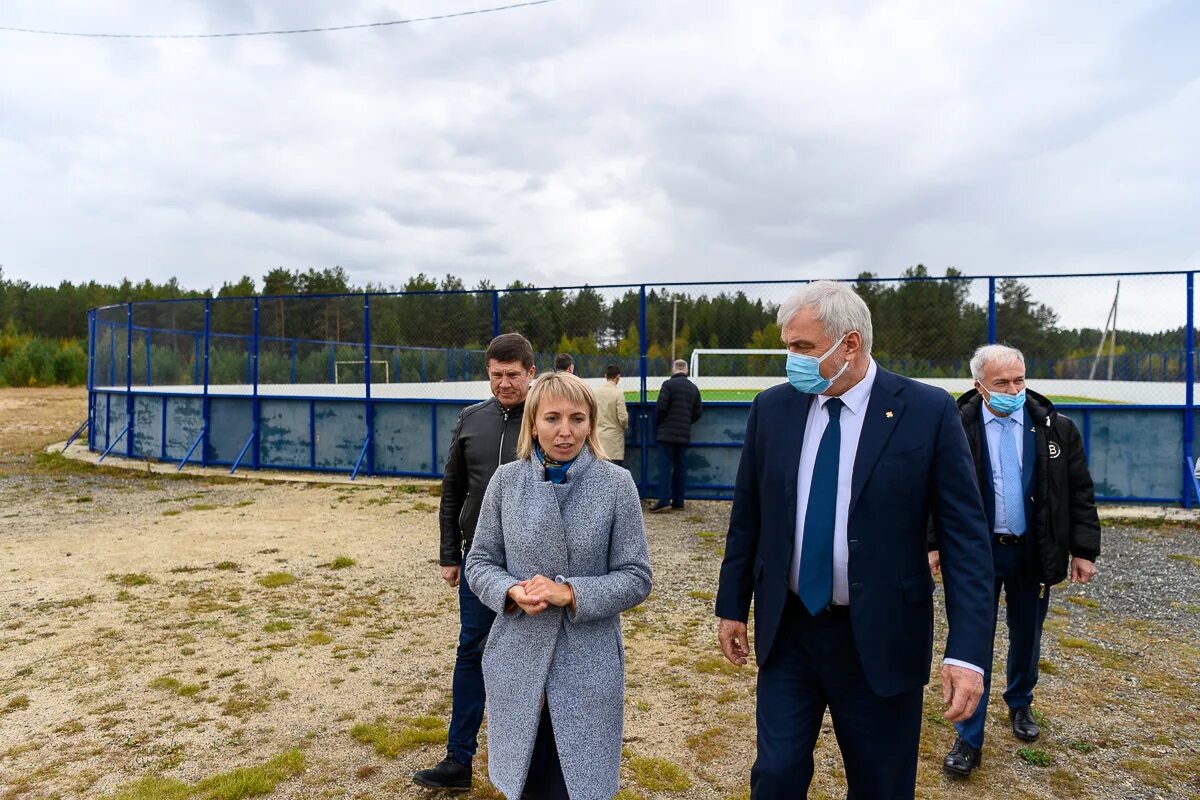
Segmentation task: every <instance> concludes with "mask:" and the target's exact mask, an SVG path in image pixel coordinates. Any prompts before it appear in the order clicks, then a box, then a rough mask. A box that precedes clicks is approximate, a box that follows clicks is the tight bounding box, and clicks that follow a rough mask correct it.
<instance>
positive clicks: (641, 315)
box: [638, 284, 650, 494]
mask: <svg viewBox="0 0 1200 800" xmlns="http://www.w3.org/2000/svg"><path fill="white" fill-rule="evenodd" d="M648 338H649V337H648V336H647V335H646V285H645V284H642V286H641V287H640V290H639V294H638V375H639V377H640V384H639V402H640V404H641V405H640V410H639V412H638V440H639V441H640V443H641V451H642V457H641V462H642V469H641V473H642V474H641V481H640V484H641V488H642V492H643V494H644V493H645V492H647V491H648V487H647V482H648V481H649V480H650V465H649V464H648V463H647V461H648V460H649V458H650V447H649V443H648V442H647V441H646V439H647V437H648V436H649V435H650V426H649V425H648V424H647V423H649V421H650V420H649V413H648V412H647V410H646V403H647V399H646V397H647V395H646V379H647V378H648V377H649V376H648V374H647V369H648V365H647V360H646V347H647V339H648Z"/></svg>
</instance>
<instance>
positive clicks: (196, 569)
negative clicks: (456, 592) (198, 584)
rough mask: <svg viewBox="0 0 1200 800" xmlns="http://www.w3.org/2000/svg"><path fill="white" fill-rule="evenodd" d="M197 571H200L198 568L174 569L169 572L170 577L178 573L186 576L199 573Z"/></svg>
mask: <svg viewBox="0 0 1200 800" xmlns="http://www.w3.org/2000/svg"><path fill="white" fill-rule="evenodd" d="M199 571H200V567H174V568H172V569H171V570H170V572H171V574H172V575H175V574H178V573H185V574H187V573H191V572H199Z"/></svg>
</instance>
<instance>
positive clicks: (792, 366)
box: [787, 334, 850, 394]
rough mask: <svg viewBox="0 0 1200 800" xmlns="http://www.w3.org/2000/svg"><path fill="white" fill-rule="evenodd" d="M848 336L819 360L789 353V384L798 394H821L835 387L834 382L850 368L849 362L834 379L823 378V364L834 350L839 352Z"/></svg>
mask: <svg viewBox="0 0 1200 800" xmlns="http://www.w3.org/2000/svg"><path fill="white" fill-rule="evenodd" d="M845 338H846V334H842V338H841V339H838V340H837V341H836V342H834V343H833V347H830V348H829V349H828V350H826V351H825V355H823V356H821V357H820V358H817V357H816V356H802V355H799V354H797V353H788V356H787V378H788V383H790V384H791V385H792V388H794V389H795V390H796V391H798V392H804V393H805V394H820V393H821V392H823V391H825V390H826V389H828V388H829V387H830V386H832V385H833V382H834V381H836V380H837V379H838V378H840V377H842V373H843V372H845V371H846V368H847V367H849V366H850V362H849V361H847V362H846V363H845V364H842V368H841V369H839V370H838V371H837V372H836V373H835V374H834V376H833V377H832V378H823V377H821V362H822V361H824V360H825V359H827V358H829V356H830V354H832V353H833V351H834V350H837V349H838V347H839V346H840V345H841V343H842V342H843V341H844V340H845Z"/></svg>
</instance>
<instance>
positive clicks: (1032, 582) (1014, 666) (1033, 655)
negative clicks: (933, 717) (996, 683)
mask: <svg viewBox="0 0 1200 800" xmlns="http://www.w3.org/2000/svg"><path fill="white" fill-rule="evenodd" d="M1031 548H1032V543H1031V542H1030V541H1028V540H1026V541H1024V542H1022V543H1021V544H1015V545H1001V544H993V545H992V561H993V563H994V564H995V566H996V584H995V587H994V589H995V605H993V606H992V637H993V639H994V638H995V634H996V617H997V612H998V610H999V608H998V607H999V603H1000V590H1001V588H1003V589H1004V599H1005V603H1006V607H1005V615H1004V616H1005V618H1006V619H1007V622H1008V665H1007V667H1008V670H1007V671H1008V688H1007V689H1006V690H1005V692H1004V702H1005V703H1007V704H1008V707H1009V708H1010V709H1015V708H1025V707H1027V706H1028V705H1029V704H1030V703H1032V702H1033V687H1035V686H1037V682H1038V659H1039V658H1040V657H1041V654H1042V624H1043V623H1044V622H1045V621H1046V611H1047V609H1049V608H1050V587H1046V592H1045V594H1044V595H1043V596H1039V595H1040V594H1041V582H1040V580H1039V576H1038V570H1037V565H1036V564H1035V563H1034V562H1033V559H1032V551H1031ZM979 666H981V667H983V668H984V669H985V672H984V675H983V697H981V698H979V706H978V708H976V709H975V713H974V714H973V715H971V717H970V719H968V720H967V721H966V722H958V723H955V725H954V729H955V730H957V731H958V735H959V736H961V737H962V738H963V740H964V741H965V742H966V743H967V744H969V745H971V746H972V747H976V748H979V747H983V727H984V722H985V721H986V719H987V705H988V697H989V696H990V695H991V689H992V665H991V663H990V662H989V663H988V664H980V665H979Z"/></svg>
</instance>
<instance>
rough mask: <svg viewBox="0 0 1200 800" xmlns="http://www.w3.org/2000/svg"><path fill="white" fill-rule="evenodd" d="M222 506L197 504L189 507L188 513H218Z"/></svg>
mask: <svg viewBox="0 0 1200 800" xmlns="http://www.w3.org/2000/svg"><path fill="white" fill-rule="evenodd" d="M218 508H220V506H215V505H213V504H212V503H196V504H195V505H193V506H188V511H216V510H217V509H218Z"/></svg>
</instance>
